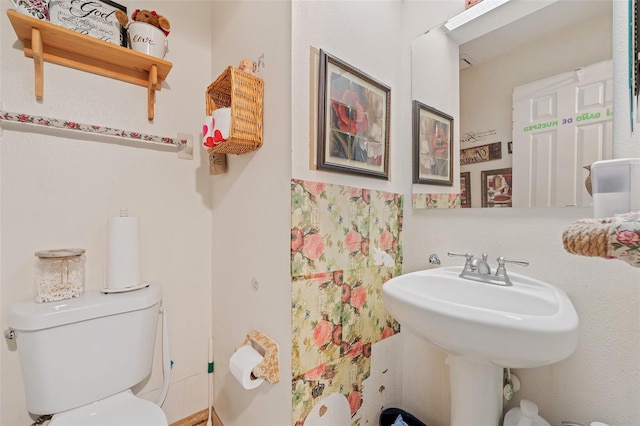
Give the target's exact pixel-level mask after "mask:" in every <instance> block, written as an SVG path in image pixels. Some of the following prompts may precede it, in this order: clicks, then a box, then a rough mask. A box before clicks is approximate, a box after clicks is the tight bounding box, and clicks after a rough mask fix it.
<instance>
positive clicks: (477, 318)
mask: <svg viewBox="0 0 640 426" xmlns="http://www.w3.org/2000/svg"><path fill="white" fill-rule="evenodd" d="M461 272H462V266H451V267H443V268H437V269H430V270H426V271H418V272H412V273H409V274H405V275H401V276H399V277H396V278H392V279H391V280H389V281H387V282H386V283H385V284H384V286H383V287H382V294H383V300H384V303H385V305H386V307H387V309H388V310H389V312H390V313H391V315H393V316H394V317H395V318H396V320H398V322H399V323H400V324H402V326H404V327H407V328H408V329H410V330H411V331H413V332H414V333H416V334H417V335H418V336H421V337H423V338H425V339H427V340H428V341H429V342H430V343H431V344H433V345H435V346H437V347H438V348H440V349H442V350H443V351H445V352H446V353H447V354H448V355H449V356H448V358H447V363H448V364H449V369H450V377H451V425H452V426H469V425H473V426H498V425H499V424H500V421H501V418H502V372H503V368H505V367H509V368H531V367H541V366H545V365H549V364H553V363H555V362H558V361H561V360H563V359H565V358H567V357H568V356H569V355H571V354H572V353H573V351H574V350H575V348H576V346H577V344H578V315H577V313H576V311H575V309H574V307H573V304H572V303H571V301H570V300H569V298H568V297H567V295H566V294H565V293H564V292H563V291H562V290H560V289H558V288H557V287H555V286H553V285H550V284H547V283H544V282H541V281H538V280H535V279H532V278H528V277H526V276H524V275H520V274H515V273H509V277H510V279H511V282H512V283H513V285H512V286H501V285H496V284H488V283H482V282H477V281H471V280H468V279H463V278H460V277H459V275H460V273H461Z"/></svg>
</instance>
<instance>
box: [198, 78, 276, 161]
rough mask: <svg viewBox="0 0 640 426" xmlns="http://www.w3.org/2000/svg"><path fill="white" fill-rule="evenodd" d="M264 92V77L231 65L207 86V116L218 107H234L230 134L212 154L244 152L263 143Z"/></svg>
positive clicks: (210, 151)
mask: <svg viewBox="0 0 640 426" xmlns="http://www.w3.org/2000/svg"><path fill="white" fill-rule="evenodd" d="M263 95H264V82H263V81H262V80H261V79H259V78H258V77H256V76H254V75H252V74H249V73H247V72H244V71H240V70H238V69H236V68H234V67H231V66H230V67H227V69H226V70H225V71H224V72H223V73H222V74H221V75H220V77H218V78H217V79H216V81H214V82H213V83H211V84H210V85H209V87H207V92H206V94H205V98H206V104H207V115H211V113H212V112H213V111H214V110H215V109H216V108H227V107H229V108H231V124H230V128H229V137H228V139H227V140H226V141H224V142H222V143H220V144H219V145H216V146H215V147H213V148H209V149H208V151H209V153H220V154H244V153H247V152H250V151H254V150H256V149H258V148H260V147H261V146H262V102H263Z"/></svg>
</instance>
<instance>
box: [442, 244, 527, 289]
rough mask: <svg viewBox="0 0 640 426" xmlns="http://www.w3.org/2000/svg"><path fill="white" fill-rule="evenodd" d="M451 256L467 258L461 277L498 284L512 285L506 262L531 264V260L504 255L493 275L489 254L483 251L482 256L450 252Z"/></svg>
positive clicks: (523, 264)
mask: <svg viewBox="0 0 640 426" xmlns="http://www.w3.org/2000/svg"><path fill="white" fill-rule="evenodd" d="M447 254H448V255H449V256H461V257H464V258H465V259H466V262H465V264H464V268H462V272H461V273H460V278H464V279H468V280H473V281H479V282H483V283H487V284H496V285H504V286H511V285H513V283H512V282H511V280H510V279H509V276H508V275H507V269H506V268H505V266H504V264H505V263H515V264H517V265H521V266H529V261H527V260H515V259H514V260H511V259H505V258H504V257H503V256H500V257H498V259H497V261H498V268H497V269H496V273H495V275H491V267H490V266H489V263H488V262H487V258H488V256H487V254H486V253H483V254H482V256H481V257H475V256H474V255H473V254H471V253H464V254H462V253H453V252H448V253H447Z"/></svg>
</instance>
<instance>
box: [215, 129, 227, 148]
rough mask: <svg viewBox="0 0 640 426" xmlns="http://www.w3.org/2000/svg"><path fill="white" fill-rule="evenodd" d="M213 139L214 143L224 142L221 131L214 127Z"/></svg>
mask: <svg viewBox="0 0 640 426" xmlns="http://www.w3.org/2000/svg"><path fill="white" fill-rule="evenodd" d="M213 141H214V142H216V145H217V144H219V143H220V142H224V141H225V139H224V138H223V137H222V132H221V131H220V130H218V129H216V130H215V131H214V132H213Z"/></svg>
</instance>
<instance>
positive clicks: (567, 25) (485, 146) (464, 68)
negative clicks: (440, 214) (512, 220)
mask: <svg viewBox="0 0 640 426" xmlns="http://www.w3.org/2000/svg"><path fill="white" fill-rule="evenodd" d="M483 3H484V6H483ZM496 5H497V7H495V9H494V10H491V11H485V10H483V9H482V8H481V7H484V8H485V9H487V8H490V7H492V6H496ZM507 6H508V7H510V8H511V9H508V8H507ZM527 7H528V8H529V10H525V9H526V8H527ZM474 8H478V9H476V10H474ZM473 14H477V15H480V16H477V17H475V18H474V19H472V20H471V21H469V22H468V23H465V24H463V25H461V26H459V27H458V28H454V29H451V28H452V27H453V26H455V24H456V20H459V19H460V18H461V17H462V18H464V17H465V16H469V15H473ZM452 24H453V25H452ZM503 24H504V25H503ZM612 50H613V7H612V0H590V1H585V2H580V5H579V6H577V5H576V2H575V1H573V0H547V1H543V0H539V1H535V2H531V1H521V0H511V1H509V2H507V1H506V0H484V1H483V2H480V3H478V4H476V5H475V6H472V7H471V8H469V9H467V10H465V11H464V12H463V13H461V14H460V15H458V16H456V17H454V18H452V19H450V20H449V21H447V22H446V23H445V24H443V25H440V26H438V27H436V28H434V29H432V30H430V31H428V32H427V33H425V34H423V35H421V36H419V37H418V38H417V39H416V40H414V43H413V45H412V99H414V100H419V101H420V102H423V103H425V104H427V105H429V106H431V107H433V108H436V109H439V110H441V111H444V112H447V113H449V114H450V115H453V116H454V117H455V119H456V122H455V128H454V130H453V131H454V141H456V139H457V140H459V141H460V143H459V150H456V151H458V152H455V153H454V154H455V155H454V163H455V164H461V163H462V165H461V166H460V168H456V170H457V171H456V172H455V176H454V184H453V186H451V187H446V188H445V187H435V186H426V185H414V190H413V192H414V208H426V207H433V206H434V203H442V202H444V203H448V204H451V205H452V206H454V205H453V204H455V203H458V202H460V197H459V196H458V195H457V194H460V193H461V192H462V193H463V194H465V195H466V199H467V201H469V203H468V204H469V205H468V207H481V206H487V207H500V206H511V186H512V185H511V178H512V175H511V169H512V168H514V161H513V160H514V154H513V151H514V148H513V143H512V142H513V135H512V130H513V128H514V117H513V116H512V110H513V106H514V100H513V90H514V88H515V87H518V86H523V85H527V84H529V83H532V82H535V81H540V80H542V79H545V78H548V77H550V76H554V75H562V74H563V73H570V74H569V75H570V76H573V74H571V73H578V74H576V76H575V79H578V80H579V79H581V78H582V74H581V71H576V70H578V69H581V68H582V67H585V66H586V65H590V64H596V63H601V62H607V61H609V62H611V59H612V57H613V51H612ZM434 64H438V65H437V66H436V65H434ZM572 78H573V77H572ZM434 81H437V82H439V83H437V84H433V82H434ZM545 81H546V80H545ZM443 87H445V88H446V90H443V89H442V88H443ZM603 90H604V92H605V94H604V95H603V96H604V97H605V98H607V99H605V100H606V101H608V102H611V103H612V101H613V97H612V94H611V93H612V90H611V87H605V89H603ZM443 92H444V93H443ZM458 93H459V99H458V98H457V97H458ZM456 101H457V102H456ZM434 102H436V103H435V104H434ZM607 114H609V117H606V115H607ZM611 115H612V111H611V109H610V108H609V109H608V110H603V112H602V116H603V117H604V118H608V119H609V122H610V121H611V118H612V117H611ZM599 128H600V129H601V130H600V131H601V132H609V133H612V124H611V123H609V124H607V123H601V125H600V127H599ZM597 137H600V134H598V136H597ZM610 139H611V137H610ZM518 146H521V145H518ZM516 149H517V146H516ZM519 154H520V158H522V151H520V152H519ZM526 154H527V155H529V154H530V153H528V152H527V153H526ZM539 155H543V154H539ZM604 155H605V156H608V157H607V158H611V155H612V153H611V149H610V148H609V152H605V153H604ZM588 158H589V156H588V155H587V156H583V159H588ZM558 161H559V160H558ZM584 161H587V160H584ZM516 163H517V162H516ZM586 164H590V162H587V163H586ZM516 167H517V166H516ZM563 167H564V166H563V164H561V163H559V164H558V168H559V169H560V170H562V169H563ZM567 167H568V166H567ZM526 173H527V174H530V175H536V174H538V175H544V174H545V173H549V171H548V170H545V171H541V170H538V171H536V170H529V171H527V172H526ZM553 173H554V175H555V174H557V173H555V172H553ZM513 174H514V176H515V177H516V178H517V177H518V174H517V170H516V169H515V168H514V170H513ZM575 174H576V176H572V178H573V181H574V186H576V187H577V184H576V181H579V185H580V188H579V189H577V188H576V190H577V191H580V192H581V193H580V194H578V196H579V199H580V200H579V201H578V202H577V203H573V204H575V205H588V204H586V203H590V202H591V199H590V196H589V195H588V193H587V192H586V188H585V187H584V184H583V182H584V180H585V179H586V177H587V176H588V170H586V169H584V170H582V167H580V170H576V171H575ZM496 182H498V183H499V185H498V184H496ZM517 182H519V181H518V180H517V179H516V188H518V183H517ZM496 185H498V186H499V187H498V186H496ZM515 190H516V189H514V191H515ZM500 191H502V194H508V196H504V197H502V198H501V197H496V194H500V193H501V192H500ZM582 192H584V194H582ZM424 193H427V194H428V193H445V194H442V195H440V196H439V197H430V196H427V198H428V199H427V201H426V202H425V203H422V204H420V203H419V202H418V203H416V199H419V198H420V197H423V198H424V197H425V194H424ZM514 199H516V197H515V196H514ZM489 200H490V201H491V202H489ZM494 201H495V202H494ZM565 204H572V203H565ZM565 204H560V202H559V203H558V204H557V205H565ZM438 206H439V207H441V205H438ZM515 206H516V207H519V206H523V205H522V204H516V205H515ZM456 207H457V206H456ZM465 207H466V206H465ZM544 207H548V206H544Z"/></svg>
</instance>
